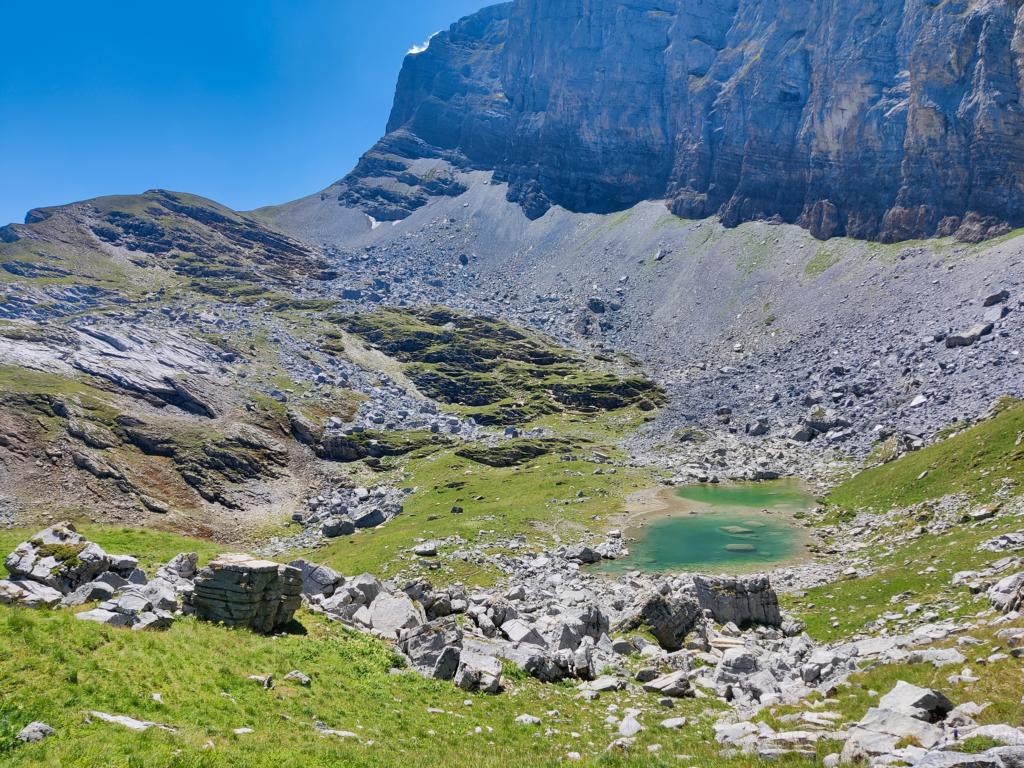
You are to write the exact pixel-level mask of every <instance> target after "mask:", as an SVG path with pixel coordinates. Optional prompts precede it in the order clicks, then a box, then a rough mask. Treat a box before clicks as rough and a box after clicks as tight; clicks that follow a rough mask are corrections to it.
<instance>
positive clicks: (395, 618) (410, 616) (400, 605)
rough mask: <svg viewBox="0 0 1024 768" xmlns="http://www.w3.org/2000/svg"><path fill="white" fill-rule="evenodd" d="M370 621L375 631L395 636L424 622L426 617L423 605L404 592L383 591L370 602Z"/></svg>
mask: <svg viewBox="0 0 1024 768" xmlns="http://www.w3.org/2000/svg"><path fill="white" fill-rule="evenodd" d="M370 623H371V625H372V626H373V628H374V629H375V630H376V631H378V632H380V633H382V634H384V635H386V636H388V637H397V636H398V633H399V632H401V631H402V630H403V629H412V628H413V627H418V626H419V625H420V624H426V623H427V617H426V614H425V613H424V612H423V606H422V605H420V604H419V603H417V602H415V601H414V600H412V599H410V598H409V596H408V595H406V594H405V593H404V592H398V593H396V594H390V593H387V592H384V593H382V594H380V595H378V596H377V597H376V599H375V600H374V601H373V602H372V603H371V604H370Z"/></svg>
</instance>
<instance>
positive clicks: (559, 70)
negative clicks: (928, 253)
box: [327, 0, 1024, 241]
mask: <svg viewBox="0 0 1024 768" xmlns="http://www.w3.org/2000/svg"><path fill="white" fill-rule="evenodd" d="M1022 65H1024V11H1022V10H1021V0H515V1H514V2H511V3H505V4H502V5H496V6H492V7H489V8H485V9H484V10H482V11H480V12H478V13H477V14H474V15H472V16H469V17H467V18H465V19H462V20H461V21H459V22H458V23H456V24H454V25H453V26H452V27H451V29H449V30H448V31H446V32H442V33H441V34H439V35H437V36H435V37H434V38H433V39H432V41H431V42H430V45H429V47H428V48H427V49H426V50H425V51H423V52H421V53H416V54H410V55H409V56H408V57H407V58H406V60H405V64H404V66H403V68H402V72H401V75H400V77H399V81H398V87H397V91H396V94H395V101H394V107H393V110H392V113H391V118H390V120H389V122H388V126H387V134H386V135H385V136H384V138H383V139H381V141H380V142H379V143H378V144H377V145H376V146H375V147H373V149H372V150H371V151H369V152H368V153H367V154H366V155H365V156H364V157H363V159H362V160H361V161H360V163H359V165H358V166H357V168H356V169H355V170H354V171H353V172H352V173H351V174H350V175H349V176H347V177H346V178H345V179H343V180H342V181H341V182H339V183H338V184H337V185H335V186H334V187H332V188H330V190H328V191H327V194H332V195H333V194H336V195H337V197H338V199H339V200H340V202H341V203H342V204H343V205H346V206H350V207H356V208H360V209H362V210H364V211H366V212H367V213H369V214H370V215H372V216H374V217H375V218H377V219H384V220H394V219H399V218H403V217H404V216H406V215H408V213H409V212H410V211H412V210H414V209H416V208H418V207H420V206H422V205H423V204H425V203H426V202H427V201H428V200H429V199H430V198H431V197H432V196H438V195H456V194H460V193H461V192H462V191H463V190H464V186H463V184H464V182H463V181H462V180H460V171H464V170H468V169H482V170H489V171H493V172H494V174H495V178H496V179H497V180H498V181H505V182H508V197H509V199H511V200H514V201H516V202H518V203H520V204H521V205H522V208H523V210H524V211H525V213H526V214H527V215H528V216H530V217H531V218H535V217H539V216H541V215H543V214H544V213H545V212H546V211H547V210H548V208H549V207H550V206H552V205H561V206H563V207H565V208H568V209H570V210H573V211H586V212H609V211H614V210H619V209H623V208H626V207H629V206H631V205H633V204H635V203H636V202H638V201H640V200H644V199H665V200H667V201H668V205H669V207H670V208H671V210H672V211H673V212H675V213H677V214H679V215H681V216H685V217H704V216H710V215H715V214H717V215H719V216H720V217H721V218H722V220H723V221H724V222H725V223H726V224H727V225H735V224H738V223H740V222H742V221H747V220H753V219H767V220H773V219H774V220H779V221H786V222H793V223H799V224H800V225H802V226H804V227H806V228H808V229H809V230H810V231H811V232H812V233H814V234H815V235H816V236H818V237H821V238H828V237H832V236H836V235H849V236H851V237H856V238H865V239H879V240H883V241H894V240H902V239H907V238H914V237H921V236H932V235H937V234H952V233H956V234H957V235H958V236H959V237H961V238H963V239H968V240H978V239H983V238H985V237H990V236H993V235H996V234H1000V233H1002V232H1004V231H1006V230H1007V229H1009V228H1010V227H1016V226H1021V225H1022V224H1024V111H1022V105H1021V83H1022V78H1024V66H1022ZM439 159H440V160H443V161H444V162H438V160H439Z"/></svg>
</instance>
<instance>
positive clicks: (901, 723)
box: [842, 707, 943, 763]
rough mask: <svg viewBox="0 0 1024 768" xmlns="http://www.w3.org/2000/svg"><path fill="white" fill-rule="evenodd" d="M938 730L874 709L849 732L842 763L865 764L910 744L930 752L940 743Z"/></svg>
mask: <svg viewBox="0 0 1024 768" xmlns="http://www.w3.org/2000/svg"><path fill="white" fill-rule="evenodd" d="M942 736H943V730H942V728H941V727H940V726H938V725H934V724H932V723H928V722H926V721H924V720H919V719H917V718H916V717H911V716H910V715H905V714H903V713H901V712H893V711H892V710H889V709H880V708H878V707H874V708H872V709H869V710H868V713H867V714H866V715H864V717H863V718H861V720H860V722H858V723H857V724H856V725H855V726H853V727H852V728H850V731H849V738H848V739H847V741H846V744H845V746H844V747H843V752H842V762H844V763H850V762H856V761H859V760H869V759H870V758H872V757H874V756H876V755H888V754H891V753H892V752H893V751H895V750H896V748H897V745H899V744H901V743H908V742H910V743H914V744H917V745H920V746H921V747H924V748H925V749H930V748H931V747H934V746H935V745H936V744H938V743H939V742H940V741H942Z"/></svg>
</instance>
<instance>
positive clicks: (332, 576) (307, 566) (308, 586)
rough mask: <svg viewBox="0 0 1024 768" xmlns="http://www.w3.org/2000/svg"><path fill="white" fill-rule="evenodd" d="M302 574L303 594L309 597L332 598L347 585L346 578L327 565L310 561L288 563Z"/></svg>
mask: <svg viewBox="0 0 1024 768" xmlns="http://www.w3.org/2000/svg"><path fill="white" fill-rule="evenodd" d="M288 565H290V566H291V567H292V568H297V569H298V570H299V573H300V574H302V594H303V595H306V596H307V597H315V596H317V595H323V596H324V597H330V596H331V595H333V594H334V591H335V590H336V589H337V588H338V587H340V586H341V585H342V584H344V583H345V577H344V576H342V575H341V574H340V573H338V572H337V571H335V570H333V569H332V568H328V567H327V566H326V565H318V564H316V563H311V562H309V561H308V560H302V559H299V560H292V561H291V562H290V563H288Z"/></svg>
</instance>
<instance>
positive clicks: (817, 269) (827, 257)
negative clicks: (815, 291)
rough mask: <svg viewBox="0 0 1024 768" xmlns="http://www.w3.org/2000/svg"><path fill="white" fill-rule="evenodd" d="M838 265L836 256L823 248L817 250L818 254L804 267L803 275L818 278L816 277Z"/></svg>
mask: <svg viewBox="0 0 1024 768" xmlns="http://www.w3.org/2000/svg"><path fill="white" fill-rule="evenodd" d="M838 263H839V256H838V255H836V254H834V253H832V252H831V251H829V250H827V249H825V248H819V249H818V252H817V253H815V254H814V256H812V257H811V260H810V261H808V262H807V264H806V265H805V266H804V274H805V275H807V277H818V275H822V274H824V273H825V272H827V271H828V270H829V269H831V268H832V267H834V266H835V265H836V264H838Z"/></svg>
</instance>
